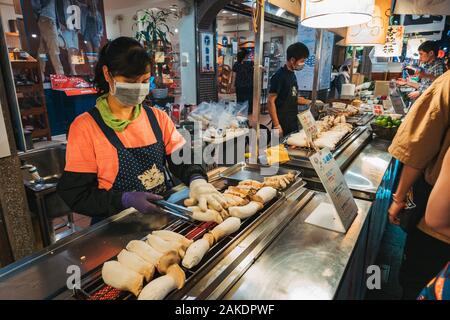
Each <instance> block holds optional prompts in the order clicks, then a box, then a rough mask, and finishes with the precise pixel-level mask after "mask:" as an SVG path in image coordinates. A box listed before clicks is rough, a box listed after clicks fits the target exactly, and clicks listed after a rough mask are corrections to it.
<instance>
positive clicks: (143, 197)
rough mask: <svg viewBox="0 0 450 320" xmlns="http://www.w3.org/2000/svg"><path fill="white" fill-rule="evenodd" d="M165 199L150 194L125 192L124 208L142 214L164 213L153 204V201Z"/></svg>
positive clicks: (123, 198)
mask: <svg viewBox="0 0 450 320" xmlns="http://www.w3.org/2000/svg"><path fill="white" fill-rule="evenodd" d="M162 199H164V198H163V197H161V196H159V195H157V194H153V193H149V192H125V193H124V194H123V195H122V205H123V206H124V208H127V209H128V208H131V207H133V208H135V209H136V210H137V211H139V212H140V213H164V211H163V210H162V209H161V208H160V207H158V206H156V205H155V204H153V203H151V201H157V200H162Z"/></svg>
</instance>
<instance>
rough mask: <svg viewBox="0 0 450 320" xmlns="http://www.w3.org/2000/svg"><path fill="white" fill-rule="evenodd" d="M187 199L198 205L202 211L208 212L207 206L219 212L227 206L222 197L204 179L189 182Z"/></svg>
mask: <svg viewBox="0 0 450 320" xmlns="http://www.w3.org/2000/svg"><path fill="white" fill-rule="evenodd" d="M189 198H190V199H191V200H193V201H194V202H196V203H198V206H199V208H200V209H201V210H202V211H206V210H208V206H209V207H211V208H212V209H214V210H217V211H219V212H220V211H222V210H224V209H225V208H226V205H227V202H226V200H225V198H224V197H223V195H222V194H221V193H220V192H219V191H217V190H216V188H214V186H213V185H212V184H210V183H208V182H206V180H204V179H197V180H194V181H192V182H191V184H190V185H189Z"/></svg>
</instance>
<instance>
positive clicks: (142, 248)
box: [126, 240, 180, 274]
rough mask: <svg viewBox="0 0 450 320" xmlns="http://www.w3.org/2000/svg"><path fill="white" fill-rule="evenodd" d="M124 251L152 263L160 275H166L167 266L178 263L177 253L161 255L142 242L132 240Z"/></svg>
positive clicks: (170, 252) (171, 252) (169, 252)
mask: <svg viewBox="0 0 450 320" xmlns="http://www.w3.org/2000/svg"><path fill="white" fill-rule="evenodd" d="M126 249H127V250H128V251H131V252H134V253H136V254H137V255H138V256H140V257H141V258H142V259H144V260H145V261H147V262H150V263H152V264H153V265H154V266H155V267H156V269H157V270H158V272H159V273H161V274H164V273H166V270H167V268H168V267H169V266H171V265H173V264H178V263H180V256H179V254H178V252H176V251H168V252H166V253H161V252H158V251H157V250H156V249H154V248H152V247H151V246H149V245H148V244H147V243H145V242H144V241H140V240H132V241H130V242H129V243H128V244H127V246H126Z"/></svg>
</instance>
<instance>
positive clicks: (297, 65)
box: [269, 42, 311, 136]
mask: <svg viewBox="0 0 450 320" xmlns="http://www.w3.org/2000/svg"><path fill="white" fill-rule="evenodd" d="M286 56H287V57H286V58H287V60H286V64H285V65H284V66H283V67H282V68H280V69H279V70H278V71H277V72H276V73H275V74H274V75H273V76H272V78H271V79H270V90H269V114H270V117H271V118H272V123H273V128H274V129H277V130H279V133H280V136H282V135H288V134H290V133H292V132H295V131H298V129H299V128H298V120H297V113H298V105H299V104H303V105H305V104H310V103H311V101H310V100H307V99H305V98H303V97H299V96H298V85H297V78H296V76H295V72H294V71H300V70H302V69H303V67H304V65H305V60H306V59H307V58H308V57H309V50H308V48H307V47H306V46H305V45H304V44H303V43H301V42H296V43H294V44H291V45H290V46H289V47H288V49H287V52H286Z"/></svg>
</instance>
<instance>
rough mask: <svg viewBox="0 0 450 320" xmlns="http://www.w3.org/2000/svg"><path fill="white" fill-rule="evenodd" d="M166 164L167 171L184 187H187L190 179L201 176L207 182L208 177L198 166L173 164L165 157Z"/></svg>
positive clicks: (169, 157) (168, 157) (169, 158)
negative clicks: (167, 166)
mask: <svg viewBox="0 0 450 320" xmlns="http://www.w3.org/2000/svg"><path fill="white" fill-rule="evenodd" d="M167 163H168V164H169V170H170V172H172V174H173V175H175V177H177V178H178V179H180V180H181V182H183V183H184V184H185V185H187V186H189V182H190V179H191V177H193V176H202V177H205V179H206V180H208V175H207V174H206V171H205V169H203V167H202V166H200V165H195V164H184V163H182V164H175V163H173V161H172V159H171V156H170V155H169V156H167Z"/></svg>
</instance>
